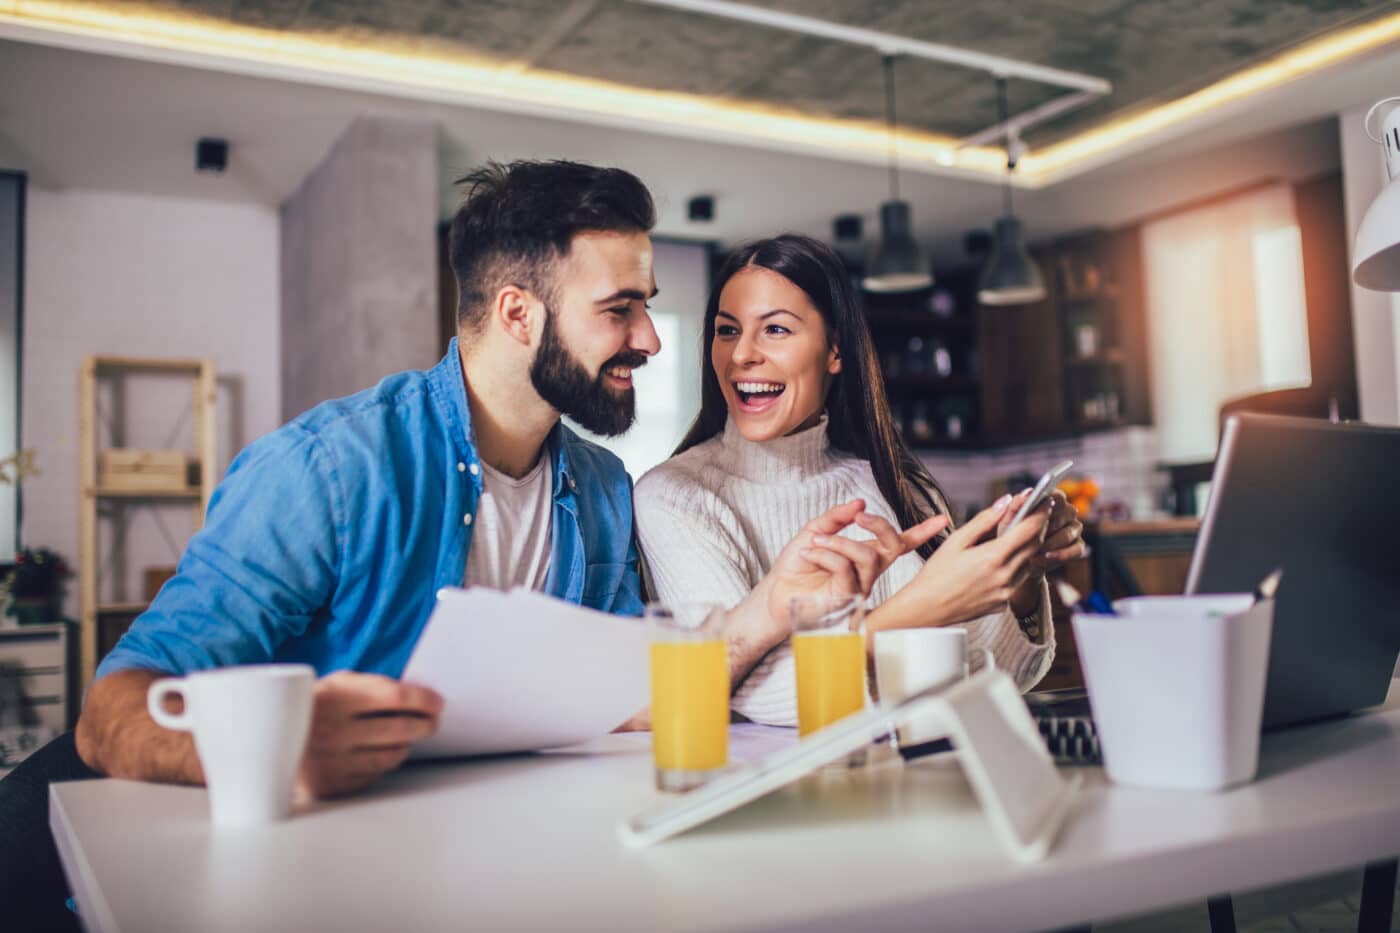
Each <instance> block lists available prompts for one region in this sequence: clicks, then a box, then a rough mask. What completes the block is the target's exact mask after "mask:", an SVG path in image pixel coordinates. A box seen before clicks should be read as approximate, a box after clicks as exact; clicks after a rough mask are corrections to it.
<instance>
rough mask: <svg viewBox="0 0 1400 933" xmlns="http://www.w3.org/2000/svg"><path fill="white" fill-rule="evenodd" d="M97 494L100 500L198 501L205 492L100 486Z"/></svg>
mask: <svg viewBox="0 0 1400 933" xmlns="http://www.w3.org/2000/svg"><path fill="white" fill-rule="evenodd" d="M95 494H96V496H97V498H99V499H198V498H199V497H200V496H202V495H203V494H204V491H203V490H202V489H200V487H198V486H186V487H185V488H184V489H109V488H107V487H105V486H98V487H97V489H96V490H95Z"/></svg>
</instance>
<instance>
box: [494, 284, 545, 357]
mask: <svg viewBox="0 0 1400 933" xmlns="http://www.w3.org/2000/svg"><path fill="white" fill-rule="evenodd" d="M541 311H543V304H542V303H541V302H540V300H539V299H538V298H536V297H535V296H534V294H533V293H532V292H530V290H529V289H526V288H522V287H521V286H519V285H503V286H501V288H500V290H499V291H497V292H496V299H495V301H494V302H493V303H492V305H491V316H492V318H494V319H495V321H496V322H497V323H498V324H499V325H500V327H501V330H502V331H503V332H504V333H505V334H506V336H508V337H510V338H511V339H512V340H515V341H516V342H517V343H520V344H522V345H524V346H529V345H530V344H531V342H532V341H533V340H534V338H535V333H536V329H537V325H536V323H535V318H537V317H538V316H539V313H540V312H541Z"/></svg>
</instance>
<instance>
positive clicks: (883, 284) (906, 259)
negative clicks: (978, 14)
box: [861, 55, 933, 293]
mask: <svg viewBox="0 0 1400 933" xmlns="http://www.w3.org/2000/svg"><path fill="white" fill-rule="evenodd" d="M881 60H882V62H883V63H884V66H885V123H886V125H887V126H888V127H889V135H890V163H889V164H890V199H889V200H888V201H886V202H885V203H884V204H881V205H880V241H879V243H878V245H877V246H876V248H875V254H874V256H873V257H872V258H871V260H870V269H869V271H868V272H867V273H866V275H865V278H864V279H863V280H862V282H861V285H862V286H863V287H864V288H865V290H866V291H868V292H885V293H894V292H914V291H918V290H920V289H923V288H928V287H929V286H931V285H932V284H933V276H932V275H931V274H930V273H929V263H928V258H927V257H926V256H924V253H923V250H921V249H919V244H918V242H917V241H916V240H915V239H914V234H913V232H912V231H911V223H910V216H909V202H908V201H901V200H900V199H899V161H898V156H897V154H896V152H895V118H894V56H893V55H884V56H881Z"/></svg>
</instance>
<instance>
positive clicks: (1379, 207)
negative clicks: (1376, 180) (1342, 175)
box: [1351, 178, 1400, 292]
mask: <svg viewBox="0 0 1400 933" xmlns="http://www.w3.org/2000/svg"><path fill="white" fill-rule="evenodd" d="M1351 255H1352V267H1351V277H1352V280H1353V281H1355V282H1356V284H1357V285H1360V286H1361V287H1362V288H1369V289H1372V290H1374V291H1378V292H1400V178H1393V179H1391V181H1390V183H1389V184H1387V185H1386V186H1385V187H1384V188H1382V189H1381V193H1380V194H1379V195H1377V196H1376V199H1375V200H1374V201H1372V202H1371V206H1370V208H1369V209H1368V210H1367V211H1366V216H1365V217H1363V218H1361V226H1360V227H1358V228H1357V230H1356V248H1355V249H1354V250H1352V254H1351Z"/></svg>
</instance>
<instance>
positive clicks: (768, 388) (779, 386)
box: [734, 382, 787, 404]
mask: <svg viewBox="0 0 1400 933" xmlns="http://www.w3.org/2000/svg"><path fill="white" fill-rule="evenodd" d="M734 388H735V390H736V391H738V393H739V399H740V401H742V402H744V403H745V404H748V401H749V399H750V398H752V397H753V396H755V395H762V396H777V395H780V394H782V391H783V389H785V388H787V386H785V385H784V384H783V383H781V382H736V383H734Z"/></svg>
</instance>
